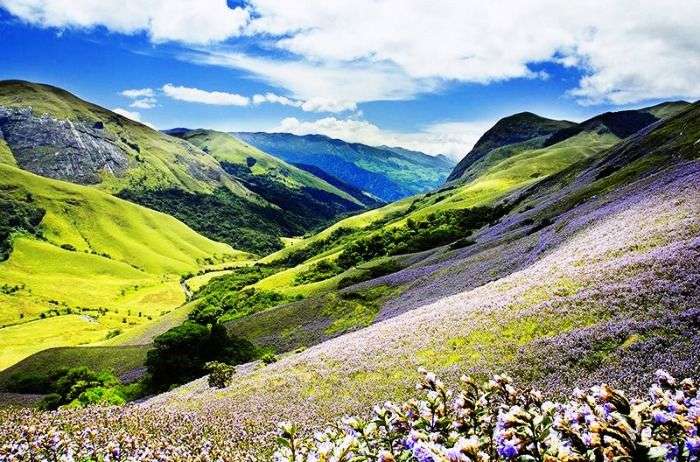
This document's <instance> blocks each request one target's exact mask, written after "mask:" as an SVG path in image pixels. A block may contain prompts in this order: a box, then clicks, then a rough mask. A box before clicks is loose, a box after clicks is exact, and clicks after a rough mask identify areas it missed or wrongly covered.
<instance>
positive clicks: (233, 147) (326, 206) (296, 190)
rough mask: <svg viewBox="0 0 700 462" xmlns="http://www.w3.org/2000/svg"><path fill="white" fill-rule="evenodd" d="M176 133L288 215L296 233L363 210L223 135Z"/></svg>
mask: <svg viewBox="0 0 700 462" xmlns="http://www.w3.org/2000/svg"><path fill="white" fill-rule="evenodd" d="M176 133H177V136H178V137H180V138H182V139H184V140H187V141H188V142H190V143H192V144H193V145H195V146H197V147H198V148H200V149H202V150H203V151H204V152H206V153H208V154H210V155H211V156H213V157H214V158H215V159H216V160H217V161H219V163H220V164H221V166H222V168H223V169H224V170H225V171H226V172H227V173H228V174H230V175H231V176H233V177H234V178H236V179H237V180H238V181H240V182H241V183H242V184H243V185H244V186H245V187H246V188H248V189H249V190H251V191H253V192H255V193H256V194H258V195H259V196H260V197H262V198H263V199H265V200H266V201H268V202H269V203H271V204H274V205H276V206H277V207H279V208H280V209H282V210H284V211H285V212H286V213H288V214H289V215H292V216H293V218H290V221H294V222H296V223H299V228H300V230H305V229H310V228H312V227H318V226H321V225H323V224H327V223H328V221H329V220H331V219H333V218H335V217H337V216H338V215H341V214H347V213H350V212H355V211H358V210H360V209H362V208H364V207H365V206H364V204H363V203H362V202H360V201H359V200H358V199H356V198H355V197H353V196H351V195H350V194H348V193H346V192H344V191H342V190H340V189H338V188H337V187H335V186H333V185H331V184H329V183H327V182H326V181H324V180H322V179H321V178H318V177H316V176H314V175H312V174H311V173H308V172H306V171H304V170H301V169H299V168H297V167H295V166H293V165H290V164H287V163H286V162H284V161H283V160H280V159H278V158H276V157H273V156H271V155H269V154H267V153H265V152H262V151H260V150H259V149H257V148H254V147H252V146H250V145H248V144H246V143H243V142H242V141H240V140H238V139H236V138H234V137H233V136H231V135H229V134H227V133H222V132H216V131H213V130H189V131H182V130H180V131H178V132H176ZM302 232H303V231H302Z"/></svg>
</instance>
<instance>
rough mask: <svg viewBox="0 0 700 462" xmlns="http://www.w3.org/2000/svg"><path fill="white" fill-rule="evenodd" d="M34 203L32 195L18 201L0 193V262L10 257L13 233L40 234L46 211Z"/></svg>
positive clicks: (7, 193) (2, 192) (9, 195)
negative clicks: (40, 225)
mask: <svg viewBox="0 0 700 462" xmlns="http://www.w3.org/2000/svg"><path fill="white" fill-rule="evenodd" d="M33 202H34V199H33V198H32V196H31V195H30V194H27V195H26V196H24V197H23V198H22V199H18V198H15V197H13V195H11V194H10V193H9V192H4V191H0V261H4V260H7V259H8V258H9V257H10V253H11V252H12V234H13V233H15V232H25V233H28V234H33V235H35V236H38V235H39V234H40V231H39V224H40V223H41V220H43V218H44V215H45V214H46V211H45V210H44V209H42V208H40V207H37V206H36V205H35V204H34V203H33Z"/></svg>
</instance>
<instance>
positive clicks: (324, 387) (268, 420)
mask: <svg viewBox="0 0 700 462" xmlns="http://www.w3.org/2000/svg"><path fill="white" fill-rule="evenodd" d="M562 194H564V192H562ZM562 197H563V196H562ZM699 210H700V165H698V164H697V163H687V164H684V165H679V166H676V167H674V168H670V169H668V170H666V171H663V172H660V173H657V174H654V175H651V176H649V177H647V178H644V179H642V180H639V181H637V182H635V183H633V184H631V185H629V186H627V187H624V188H620V189H619V190H616V191H615V192H614V193H611V194H606V195H601V196H599V197H597V198H595V199H593V200H591V201H588V202H586V203H584V204H582V205H580V206H578V207H575V208H574V209H572V210H570V211H568V212H566V213H564V214H562V215H561V216H560V217H559V218H558V219H557V220H556V221H555V222H554V223H553V224H552V225H550V226H548V227H546V228H544V229H542V230H541V231H538V232H536V233H532V234H530V235H524V233H523V231H522V230H520V229H519V228H518V226H517V223H516V222H515V221H511V220H510V219H509V220H504V221H503V222H502V223H500V224H499V225H498V226H495V227H493V228H491V229H489V230H487V231H486V233H487V234H488V233H492V236H491V237H492V240H491V241H489V240H488V236H487V235H481V236H478V237H479V246H478V247H474V248H467V249H464V250H462V251H458V252H455V253H454V254H453V255H452V256H451V257H449V258H447V259H443V260H442V261H437V260H436V261H434V262H432V263H431V264H432V265H433V266H432V268H431V269H430V271H427V272H426V269H425V268H424V267H422V268H416V269H415V271H416V272H415V273H413V272H412V271H414V270H412V269H410V268H409V269H408V270H405V271H402V272H400V273H397V274H396V275H392V276H390V277H394V278H402V279H403V281H404V282H405V281H414V282H413V286H412V288H411V289H409V290H408V291H407V292H406V293H405V294H404V296H403V297H401V298H400V299H399V300H400V303H403V304H405V306H406V307H408V308H412V309H401V310H396V311H395V312H394V313H392V314H391V316H386V317H385V318H384V320H383V321H382V322H378V323H376V324H373V325H371V326H369V327H367V328H365V329H362V330H359V331H356V332H352V333H349V334H346V335H343V336H342V337H339V338H336V339H333V340H329V341H326V342H324V343H322V344H319V345H316V346H314V347H311V348H309V349H307V350H305V351H303V352H301V353H297V354H289V355H285V356H284V357H282V358H280V360H279V361H278V362H276V363H273V364H270V365H268V366H265V367H263V366H262V365H257V364H254V365H249V366H247V367H245V368H240V369H239V372H238V373H237V374H236V375H235V376H234V379H233V383H232V384H231V385H230V386H229V387H227V388H224V389H221V390H218V389H210V388H209V386H208V385H207V380H206V378H202V379H199V380H196V381H194V382H191V383H189V384H187V385H185V386H182V387H180V388H177V389H175V390H173V391H171V392H168V393H165V394H163V395H159V396H157V397H154V398H152V399H150V400H148V401H146V402H144V403H139V404H131V405H127V406H124V407H122V408H90V409H85V410H58V411H54V412H48V413H42V412H38V411H31V410H23V411H7V410H3V411H0V422H2V423H1V425H2V431H0V460H8V461H10V460H12V461H14V460H65V461H70V460H95V459H97V460H109V461H111V460H218V459H221V460H257V459H262V460H269V458H270V457H271V456H272V454H273V452H274V451H275V450H276V448H275V435H276V434H277V429H276V423H277V422H279V421H282V420H288V421H292V422H295V423H297V424H299V425H300V426H301V428H304V429H305V430H307V433H304V432H302V433H301V434H299V435H296V436H293V438H297V437H298V438H301V439H303V438H304V435H306V436H308V435H309V433H308V431H311V430H313V429H315V428H318V426H319V425H320V426H325V424H326V423H330V422H333V421H336V420H338V419H340V418H342V417H343V416H345V415H360V416H365V417H369V414H368V413H369V412H371V409H372V406H374V405H376V404H378V403H381V402H384V401H386V400H388V399H390V400H392V401H393V402H400V401H404V400H408V399H409V398H411V397H412V396H413V394H414V385H415V382H416V381H418V380H421V378H424V376H423V375H422V374H420V373H418V372H416V370H417V369H418V368H419V367H426V368H428V369H430V370H432V371H434V372H435V373H436V374H438V375H439V376H441V377H443V378H444V380H445V387H454V386H457V384H459V383H460V377H461V375H462V374H463V373H466V374H468V375H470V376H473V377H475V380H486V379H487V378H488V376H490V375H492V374H503V373H508V374H512V376H513V377H515V378H516V382H515V383H513V385H512V386H514V387H516V386H523V387H526V386H530V385H534V386H535V387H537V388H538V389H540V390H541V392H542V393H543V396H545V397H548V398H551V399H552V400H554V401H556V400H557V399H560V398H562V397H565V396H571V394H572V390H573V389H574V387H577V386H578V387H589V386H592V385H594V384H598V383H601V382H605V383H607V384H609V387H612V388H610V390H617V389H625V390H627V392H628V393H629V396H628V398H633V397H641V396H644V394H645V390H646V387H648V385H649V384H650V383H651V382H652V381H653V380H654V371H656V369H658V368H659V367H662V368H664V369H665V370H667V371H668V373H670V374H672V375H674V376H676V377H694V378H697V377H698V375H699V372H700V351H699V348H700V338H699V336H700V334H699V333H698V331H699V330H700V329H698V327H699V326H700V312H698V305H699V304H698V302H699V301H700V284H699V282H700V281H699V280H700V258H699V257H700V255H699V254H700V219H699V217H698V211H699ZM536 211H537V209H533V211H532V212H533V213H534V212H536ZM520 219H521V218H519V220H520ZM499 235H500V236H502V238H501V240H500V241H499V240H498V238H497V236H499ZM503 236H505V238H504V237H503ZM484 237H485V238H486V239H482V238H484ZM489 261H492V263H488V262H489ZM512 269H516V271H515V272H512V273H510V272H511V270H512ZM428 273H429V274H428ZM508 273H510V274H508ZM426 274H428V275H427V276H426ZM504 274H507V275H504ZM474 281H476V282H474ZM488 281H491V282H488ZM398 282H399V281H397V283H398ZM397 303H399V302H397ZM389 309H391V308H389ZM509 386H510V385H509ZM598 390H599V391H600V390H604V391H601V392H600V393H598V395H600V394H606V393H607V394H609V395H611V396H612V392H607V391H605V390H608V388H601V389H598ZM654 390H655V389H654ZM433 391H434V390H433ZM596 393H597V392H594V393H593V395H595V396H594V398H593V399H594V401H595V400H597V401H595V402H593V403H589V407H590V408H591V409H590V410H591V412H592V413H593V414H595V416H596V417H595V418H596V419H598V420H600V421H605V422H607V421H606V420H605V419H607V416H606V415H605V413H603V414H602V417H601V415H598V414H599V412H598V407H597V406H602V408H601V409H605V401H604V400H603V401H601V400H600V399H599V398H600V397H599V396H597V395H596ZM616 393H617V392H616ZM664 393H666V391H664ZM669 393H672V394H671V395H669V396H671V398H668V399H676V398H678V399H680V397H679V396H675V395H673V393H676V392H675V391H674V392H669ZM525 395H527V393H525V394H524V395H523V396H525ZM574 395H575V396H579V394H578V392H576V393H574ZM429 399H430V397H429ZM514 399H515V398H514ZM576 399H578V398H576ZM581 399H588V398H584V397H582V398H581ZM625 399H627V398H625ZM655 399H656V398H653V400H652V401H653V402H652V403H651V404H649V406H652V407H653V406H656V405H657V404H658V403H657V401H654V400H655ZM658 399H666V398H658ZM686 399H690V400H693V399H696V398H693V396H686V395H683V400H686ZM445 402H446V401H445ZM444 404H445V403H444V402H443V403H442V405H444ZM506 404H508V406H509V408H508V409H509V410H505V409H501V410H503V411H504V413H503V415H506V416H508V415H510V414H513V419H516V420H517V416H516V414H517V412H516V410H513V407H512V406H516V405H520V406H521V409H524V410H525V411H527V412H531V411H532V413H534V412H535V407H536V408H537V409H536V412H537V413H540V414H541V413H544V414H547V415H550V416H551V420H552V422H554V420H555V417H556V415H559V416H561V415H562V413H564V414H566V412H567V409H568V408H567V406H569V407H570V406H573V404H571V403H569V404H561V405H553V406H554V407H553V408H550V407H549V406H548V407H547V409H544V408H543V406H544V401H543V400H540V401H527V402H524V403H520V404H518V403H516V402H512V403H506ZM684 405H685V406H686V408H688V409H689V408H691V407H692V408H693V409H695V407H693V406H696V404H693V403H691V402H690V401H688V403H687V404H684ZM533 406H534V407H533ZM615 406H618V408H617V410H618V411H620V410H621V409H620V408H619V406H621V404H620V402H618V403H617V404H615ZM511 411H512V412H511ZM499 412H500V411H499ZM601 412H603V411H601ZM606 412H608V414H615V410H614V409H611V408H609V407H608V409H607V411H606ZM630 412H631V411H630ZM640 412H641V411H640ZM664 412H674V411H672V410H668V411H664ZM679 412H680V411H679ZM683 412H684V414H683V416H687V415H689V414H688V413H689V412H690V411H687V410H686V411H683ZM693 412H695V411H693ZM375 413H376V412H375ZM509 413H510V414H509ZM548 413H550V414H548ZM618 414H619V413H618ZM623 414H624V413H623ZM492 415H493V416H496V417H495V418H496V419H497V420H498V416H499V415H501V414H499V413H498V412H496V413H495V414H492ZM625 415H626V414H625ZM693 415H694V414H693ZM614 418H615V419H617V420H620V419H622V418H621V417H620V418H619V417H617V416H614ZM650 418H651V417H650ZM673 418H675V417H673ZM684 418H686V417H684ZM506 419H507V418H506ZM601 419H602V420H601ZM644 419H647V417H644ZM644 419H642V420H641V421H640V422H641V423H640V424H639V425H641V426H637V427H635V429H636V430H635V432H637V433H634V435H640V438H641V437H642V436H641V435H644V437H645V438H646V435H647V433H648V431H647V430H646V427H645V426H644V425H646V422H647V421H648V419H647V420H644ZM584 420H585V419H584ZM617 420H616V421H615V422H617ZM623 420H624V419H623ZM499 422H500V421H499ZM492 424H495V423H493V422H492ZM560 424H561V425H564V423H562V422H560ZM586 424H587V425H591V424H590V423H588V422H586ZM642 424H644V425H642ZM552 425H554V424H553V423H552V424H551V425H550V426H552ZM611 425H612V424H611ZM285 428H286V430H284V429H283V432H285V431H286V432H287V434H288V433H290V431H291V427H285ZM508 428H510V427H508V426H507V425H504V426H503V428H501V429H500V430H503V431H506V430H507V429H508ZM562 428H563V427H562ZM596 428H597V427H596ZM656 428H657V427H653V428H652V430H651V431H652V433H653V432H655V431H656ZM500 430H499V431H500ZM637 430H638V431H637ZM337 431H339V430H337ZM356 431H357V430H356ZM548 431H549V430H548ZM563 431H564V430H561V431H560V433H561V432H563ZM576 431H579V432H580V431H583V430H581V429H577V430H576ZM514 432H515V433H513V434H508V435H506V436H504V438H503V439H502V440H500V442H499V444H501V443H503V444H502V446H503V448H504V449H503V451H512V450H514V451H516V453H517V451H523V450H525V449H527V450H528V451H531V448H530V445H529V444H527V445H525V444H521V443H522V442H521V439H522V438H521V437H520V436H518V434H517V432H516V431H515V430H514ZM589 433H590V432H589ZM283 436H284V435H283ZM287 436H290V435H287ZM336 436H337V438H335V437H336ZM414 436H416V435H414ZM462 436H465V435H462ZM652 436H654V435H652ZM676 436H677V438H676V440H673V441H675V443H669V441H671V440H668V438H667V439H660V440H659V441H661V442H660V443H659V444H676V446H678V448H680V447H681V446H682V445H684V444H688V442H690V443H689V444H690V448H691V449H692V448H694V447H695V446H693V445H694V444H695V440H694V439H692V438H696V436H697V435H695V436H692V435H691V436H690V437H688V438H691V439H684V440H681V439H680V438H681V437H680V436H678V435H676ZM290 437H291V436H290ZM346 437H347V434H345V433H343V434H338V435H335V436H334V437H333V438H335V439H333V441H332V445H331V446H329V445H326V446H325V447H326V448H329V449H330V450H331V451H333V450H334V449H333V448H336V447H337V446H338V444H342V441H344V440H345V438H346ZM328 438H330V437H328ZM328 438H327V440H328ZM427 438H428V439H427V440H425V438H424V436H420V437H419V436H416V438H414V440H415V441H414V443H415V444H418V443H420V445H423V443H425V444H424V446H425V447H427V448H428V449H427V450H428V451H433V453H438V454H439V451H441V450H442V449H440V448H439V447H438V448H433V446H431V445H432V444H433V443H434V444H435V445H442V446H444V448H446V450H447V449H450V448H453V447H454V446H455V445H456V444H457V441H461V440H459V439H456V440H449V441H448V439H449V438H450V436H449V434H447V436H445V437H444V438H446V439H445V440H444V441H443V440H436V441H431V440H430V432H428V436H427ZM568 438H569V439H571V438H573V437H572V436H571V435H569V437H568ZM664 438H666V437H664ZM669 438H670V437H669ZM674 438H675V437H674ZM684 438H685V436H684ZM288 439H289V438H288ZM559 439H565V437H563V436H561V434H560V435H559ZM508 442H510V443H508ZM304 444H306V445H307V449H308V451H310V452H309V454H311V452H314V451H315V452H316V453H318V452H319V447H315V446H314V444H316V443H313V442H308V441H307V443H304ZM460 444H461V445H462V447H464V448H467V447H469V448H472V449H473V447H474V445H473V444H472V443H470V442H469V437H468V436H465V441H461V442H460ZM479 444H480V443H479ZM508 444H509V445H510V446H511V449H507V448H506V446H507V445H508ZM420 445H419V446H420ZM477 446H479V445H477ZM570 446H571V444H570ZM574 446H575V445H574ZM421 447H422V446H421ZM587 447H588V446H587ZM684 447H685V446H684ZM431 448H432V449H431ZM548 448H549V446H548ZM543 449H546V448H544V447H543ZM665 449H668V450H670V449H669V448H668V447H666V448H665ZM686 449H687V451H686V452H685V454H689V455H688V457H690V455H692V454H690V453H689V452H688V451H689V450H690V449H688V448H686ZM277 450H278V451H281V452H279V453H278V456H277V457H278V459H279V460H302V461H306V460H309V461H310V460H349V459H338V458H336V459H331V458H325V459H324V458H316V459H314V458H311V457H309V458H308V459H307V458H305V457H306V456H303V457H304V458H301V459H294V458H292V459H290V458H289V454H288V453H287V452H285V450H284V448H283V447H282V448H280V449H277ZM466 450H467V449H465V451H466ZM693 450H694V449H693ZM436 451H438V452H436ZM499 451H500V450H499ZM478 452H479V451H477V454H478ZM667 453H668V451H666V452H664V454H667ZM426 454H428V453H427V452H426ZM465 454H466V452H465ZM509 454H511V453H510V452H502V451H501V452H499V457H501V458H503V459H509V458H512V457H510V456H509ZM693 454H694V453H693ZM453 455H454V458H449V457H451V456H448V455H442V456H440V457H443V458H440V457H438V456H435V457H433V458H432V459H431V458H422V459H421V458H420V457H416V458H415V460H448V461H452V460H467V459H463V458H459V457H458V454H456V453H454V454H453ZM292 457H294V456H292ZM376 457H379V455H378V454H377V455H376ZM376 457H375V458H373V459H358V460H385V461H390V460H394V459H391V458H390V456H383V457H384V458H383V459H378V458H376ZM426 457H427V456H426ZM460 457H461V456H460ZM475 457H476V456H475ZM396 460H413V459H396ZM469 460H475V459H474V458H472V459H469ZM478 460H486V459H478ZM537 460H541V459H537ZM572 460H577V459H575V458H572ZM601 460H602V459H601ZM679 460H680V459H679ZM684 460H685V459H684ZM687 460H690V459H687Z"/></svg>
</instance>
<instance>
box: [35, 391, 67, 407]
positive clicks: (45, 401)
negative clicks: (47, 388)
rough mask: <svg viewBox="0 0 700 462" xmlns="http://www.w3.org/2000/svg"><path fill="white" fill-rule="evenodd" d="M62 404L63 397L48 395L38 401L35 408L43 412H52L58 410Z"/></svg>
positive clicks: (53, 394)
mask: <svg viewBox="0 0 700 462" xmlns="http://www.w3.org/2000/svg"><path fill="white" fill-rule="evenodd" d="M62 404H63V397H62V396H61V395H59V394H58V393H49V394H48V395H46V396H44V397H43V398H42V399H41V401H39V403H38V404H37V406H38V407H39V409H42V410H44V411H53V410H54V409H58V408H59V407H60V406H61V405H62Z"/></svg>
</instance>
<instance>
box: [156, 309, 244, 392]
mask: <svg viewBox="0 0 700 462" xmlns="http://www.w3.org/2000/svg"><path fill="white" fill-rule="evenodd" d="M254 353H255V351H254V347H253V345H252V344H251V343H250V342H248V341H247V340H243V339H238V338H236V337H229V335H228V333H227V332H226V328H225V327H224V326H222V325H221V324H214V325H212V326H211V327H208V326H203V325H201V324H196V323H193V322H185V323H184V324H182V325H180V326H177V327H174V328H172V329H170V330H169V331H167V332H165V333H164V334H161V335H159V336H158V337H156V338H155V340H154V342H153V349H152V350H150V351H149V352H148V355H147V359H146V366H147V367H148V372H149V373H150V376H151V378H150V380H151V383H150V385H151V388H152V389H153V390H154V391H163V390H167V389H168V388H170V387H171V386H172V385H177V384H182V383H185V382H189V381H191V380H194V379H196V378H198V377H201V376H203V375H205V374H206V369H205V365H206V363H207V362H209V361H221V362H226V363H229V364H240V363H242V362H245V361H248V360H250V359H251V358H253V356H254Z"/></svg>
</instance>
